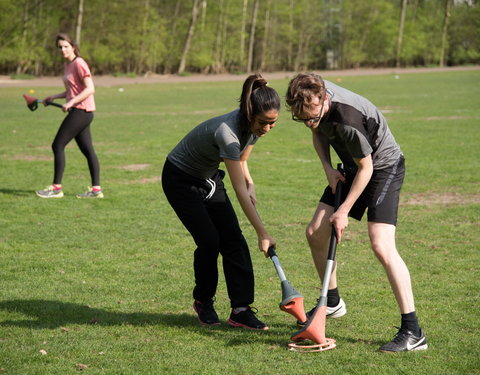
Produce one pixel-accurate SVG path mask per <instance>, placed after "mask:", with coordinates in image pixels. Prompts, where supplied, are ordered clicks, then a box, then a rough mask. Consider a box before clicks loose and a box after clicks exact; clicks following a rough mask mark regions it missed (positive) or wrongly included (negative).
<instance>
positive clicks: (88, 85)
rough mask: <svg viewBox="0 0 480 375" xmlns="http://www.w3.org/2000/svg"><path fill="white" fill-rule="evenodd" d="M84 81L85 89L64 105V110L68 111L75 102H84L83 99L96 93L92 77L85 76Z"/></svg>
mask: <svg viewBox="0 0 480 375" xmlns="http://www.w3.org/2000/svg"><path fill="white" fill-rule="evenodd" d="M83 83H84V85H85V88H84V89H83V91H82V92H80V93H79V94H78V95H77V96H75V97H73V98H72V99H70V100H69V101H68V102H67V103H65V104H64V105H63V111H64V112H67V111H68V110H69V109H70V108H71V107H73V106H74V105H75V104H77V103H80V102H82V101H83V100H85V99H86V98H88V97H89V96H90V95H93V94H94V93H95V85H94V84H93V79H92V77H85V78H83Z"/></svg>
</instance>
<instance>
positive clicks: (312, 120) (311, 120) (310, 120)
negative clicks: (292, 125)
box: [292, 100, 325, 124]
mask: <svg viewBox="0 0 480 375" xmlns="http://www.w3.org/2000/svg"><path fill="white" fill-rule="evenodd" d="M324 104H325V100H324V101H323V103H322V108H320V115H319V116H316V117H311V118H300V117H297V116H295V114H294V113H293V112H292V120H293V121H296V122H303V123H304V124H307V123H308V124H315V123H316V122H319V121H320V120H321V119H322V112H323V105H324Z"/></svg>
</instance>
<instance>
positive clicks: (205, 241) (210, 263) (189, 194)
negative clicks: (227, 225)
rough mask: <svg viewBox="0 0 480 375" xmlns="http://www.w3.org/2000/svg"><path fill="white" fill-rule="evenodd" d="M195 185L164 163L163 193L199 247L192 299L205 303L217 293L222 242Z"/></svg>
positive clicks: (193, 180)
mask: <svg viewBox="0 0 480 375" xmlns="http://www.w3.org/2000/svg"><path fill="white" fill-rule="evenodd" d="M196 183H198V179H194V178H192V177H190V176H188V175H185V174H184V173H182V172H181V171H179V170H178V169H177V168H175V167H173V166H172V165H171V164H170V163H169V162H167V163H165V166H164V169H163V173H162V186H163V191H164V193H165V195H166V197H167V199H168V202H169V203H170V205H171V206H172V208H173V209H174V211H175V213H176V214H177V216H178V218H179V219H180V220H181V222H182V223H183V225H184V226H185V228H186V229H187V230H188V231H189V232H190V234H191V235H192V237H193V239H194V241H195V244H196V245H197V248H196V250H195V253H194V262H193V264H194V274H195V287H194V290H193V298H195V299H196V300H198V301H201V302H206V301H209V300H211V299H212V298H213V297H214V296H215V293H216V289H217V283H218V267H217V258H218V254H219V247H220V245H219V242H220V240H219V235H218V233H217V229H216V228H215V225H214V223H213V222H212V220H211V218H210V214H209V213H208V211H207V208H206V206H205V203H204V201H203V198H204V196H202V194H201V193H200V191H199V189H198V186H196V185H195V184H196Z"/></svg>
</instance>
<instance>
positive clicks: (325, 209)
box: [306, 202, 337, 289]
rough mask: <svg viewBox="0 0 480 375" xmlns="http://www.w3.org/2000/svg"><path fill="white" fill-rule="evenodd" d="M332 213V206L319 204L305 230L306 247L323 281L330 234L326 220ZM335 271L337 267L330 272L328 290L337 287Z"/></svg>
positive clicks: (330, 229)
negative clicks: (307, 246)
mask: <svg viewBox="0 0 480 375" xmlns="http://www.w3.org/2000/svg"><path fill="white" fill-rule="evenodd" d="M332 213H333V207H332V206H329V205H327V204H325V203H322V202H320V203H319V205H318V207H317V210H316V211H315V214H314V215H313V218H312V220H311V221H310V224H308V226H307V230H306V236H307V241H308V245H309V246H310V251H311V253H312V258H313V262H314V264H315V268H316V269H317V273H318V276H319V277H320V280H323V277H324V275H325V266H326V264H327V254H328V245H329V242H330V235H331V232H332V226H331V224H330V222H329V221H328V219H329V217H330V216H331V215H332ZM336 269H337V267H334V269H333V271H332V275H331V278H330V285H329V287H328V289H334V288H336V287H337V276H336V275H337V272H336Z"/></svg>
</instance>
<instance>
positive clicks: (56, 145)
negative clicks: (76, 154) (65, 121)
mask: <svg viewBox="0 0 480 375" xmlns="http://www.w3.org/2000/svg"><path fill="white" fill-rule="evenodd" d="M64 149H65V145H64V144H63V143H61V142H58V141H54V142H53V143H52V151H53V153H54V154H56V153H58V152H62V151H63V150H64Z"/></svg>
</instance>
